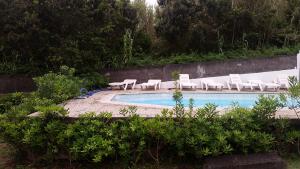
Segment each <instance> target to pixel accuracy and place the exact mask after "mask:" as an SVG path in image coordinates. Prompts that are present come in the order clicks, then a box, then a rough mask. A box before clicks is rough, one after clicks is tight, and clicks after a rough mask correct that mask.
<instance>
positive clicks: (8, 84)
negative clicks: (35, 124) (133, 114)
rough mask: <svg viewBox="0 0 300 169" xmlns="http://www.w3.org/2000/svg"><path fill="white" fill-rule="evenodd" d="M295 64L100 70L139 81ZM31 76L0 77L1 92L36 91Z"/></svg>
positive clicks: (282, 60)
mask: <svg viewBox="0 0 300 169" xmlns="http://www.w3.org/2000/svg"><path fill="white" fill-rule="evenodd" d="M296 65H297V61H296V56H281V57H270V58H257V59H244V60H229V61H215V62H204V63H190V64H172V65H166V66H160V67H148V68H135V69H125V70H118V71H113V70H106V71H102V73H103V74H105V75H106V76H107V77H108V78H109V79H110V81H123V80H124V79H130V78H132V79H137V80H138V83H140V82H145V81H147V80H148V79H162V80H163V81H169V80H172V77H171V74H172V72H174V71H179V72H180V73H188V74H190V78H191V79H195V78H201V77H215V76H225V75H228V74H230V73H238V74H244V73H257V72H267V71H276V70H286V69H293V68H295V67H296ZM35 88H36V87H35V85H34V82H33V80H32V78H31V77H27V76H21V75H19V76H6V75H2V76H0V93H10V92H17V91H19V92H30V91H33V90H35Z"/></svg>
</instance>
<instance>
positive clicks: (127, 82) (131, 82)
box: [109, 79, 136, 90]
mask: <svg viewBox="0 0 300 169" xmlns="http://www.w3.org/2000/svg"><path fill="white" fill-rule="evenodd" d="M135 84H136V79H125V80H124V81H123V82H113V83H109V86H111V87H120V88H123V89H124V90H127V88H128V86H131V89H132V90H133V89H134V87H135Z"/></svg>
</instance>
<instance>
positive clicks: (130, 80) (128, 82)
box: [124, 79, 136, 84]
mask: <svg viewBox="0 0 300 169" xmlns="http://www.w3.org/2000/svg"><path fill="white" fill-rule="evenodd" d="M124 83H127V84H132V83H136V79H125V80H124Z"/></svg>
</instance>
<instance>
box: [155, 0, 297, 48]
mask: <svg viewBox="0 0 300 169" xmlns="http://www.w3.org/2000/svg"><path fill="white" fill-rule="evenodd" d="M158 4H159V8H158V10H157V21H156V22H157V23H156V25H155V26H156V31H157V33H158V36H159V37H161V38H163V39H165V40H166V41H167V43H168V46H169V47H170V48H171V50H172V51H173V52H174V51H176V52H188V51H193V52H211V51H219V52H220V53H222V52H223V50H225V49H227V50H228V49H235V48H239V49H244V50H247V49H259V48H262V47H266V46H269V45H271V46H285V45H286V44H287V45H290V44H295V43H297V42H299V40H300V39H299V37H300V36H299V31H298V30H299V28H298V27H297V26H296V25H297V24H298V18H299V6H300V4H299V3H296V2H295V1H293V0H282V1H276V2H274V1H268V0H263V1H262V0H254V1H247V0H237V1H230V0H200V1H189V0H178V1H168V0H160V1H159V3H158ZM291 5H294V6H293V7H292V6H291ZM296 18H297V19H296ZM295 19H296V20H297V21H296V20H295ZM294 21H296V22H294Z"/></svg>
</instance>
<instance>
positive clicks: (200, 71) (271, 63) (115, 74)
mask: <svg viewBox="0 0 300 169" xmlns="http://www.w3.org/2000/svg"><path fill="white" fill-rule="evenodd" d="M296 65H297V60H296V56H281V57H272V58H257V59H244V60H230V61H217V62H204V63H190V64H172V65H166V66H161V67H149V68H139V69H126V70H118V71H113V70H107V71H104V72H103V73H104V74H105V75H106V76H107V77H108V78H109V79H110V81H123V80H124V79H131V78H132V79H137V80H138V82H144V81H147V80H148V79H162V80H163V81H170V80H172V77H171V74H172V72H174V71H179V72H180V73H187V74H190V78H191V79H196V78H202V77H215V76H225V75H228V74H231V73H238V74H244V73H257V72H268V71H276V70H286V69H293V68H295V67H296Z"/></svg>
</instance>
